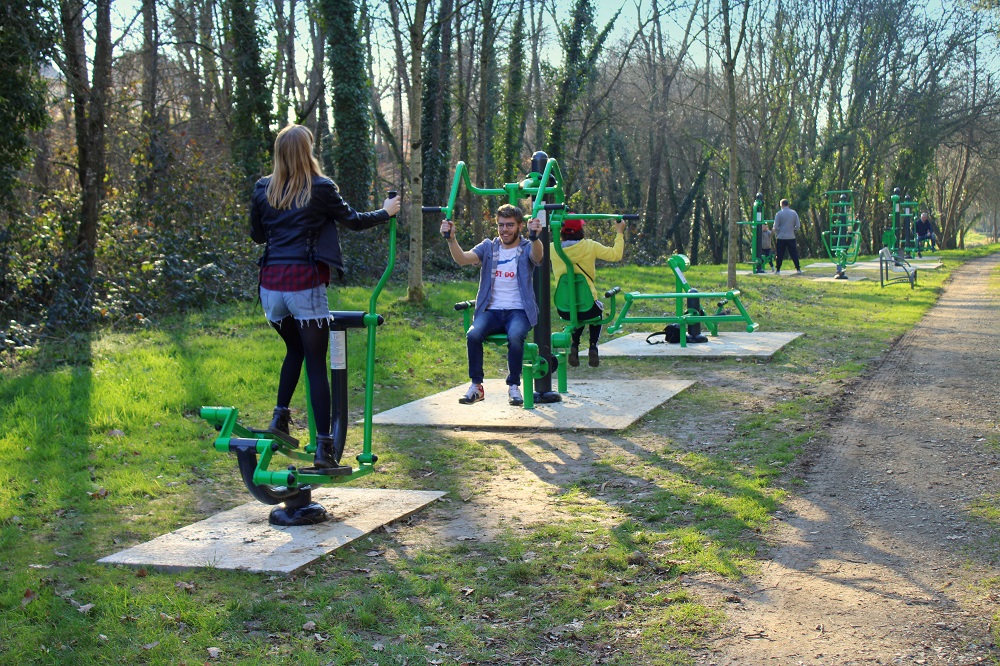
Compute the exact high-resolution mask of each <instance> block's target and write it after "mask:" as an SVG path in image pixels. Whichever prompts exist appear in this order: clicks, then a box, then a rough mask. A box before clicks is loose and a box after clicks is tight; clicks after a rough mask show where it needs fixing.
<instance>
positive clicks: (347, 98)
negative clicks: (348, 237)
mask: <svg viewBox="0 0 1000 666" xmlns="http://www.w3.org/2000/svg"><path fill="white" fill-rule="evenodd" d="M319 8H320V15H321V16H322V18H323V25H324V29H325V31H326V43H327V53H328V56H329V67H330V78H331V81H332V82H333V131H334V137H335V141H336V143H335V147H334V151H333V159H334V163H335V164H336V168H337V171H336V174H335V176H336V180H337V186H338V187H339V188H340V193H341V195H343V197H344V199H345V200H346V201H347V202H348V203H350V204H351V205H352V206H354V207H355V208H357V209H359V210H361V209H364V208H367V207H368V206H369V204H370V201H371V197H372V191H371V188H372V180H373V174H374V173H375V154H374V149H373V146H372V140H371V112H370V108H369V104H370V103H371V92H370V90H369V86H370V83H369V81H368V76H367V75H366V73H365V54H364V48H363V45H362V42H361V37H360V35H359V34H358V26H357V23H356V22H355V19H354V16H355V7H354V0H322V2H321V3H320V6H319Z"/></svg>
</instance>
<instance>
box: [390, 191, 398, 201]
mask: <svg viewBox="0 0 1000 666" xmlns="http://www.w3.org/2000/svg"><path fill="white" fill-rule="evenodd" d="M398 196H399V192H397V191H396V190H389V198H390V199H395V198H396V197H398Z"/></svg>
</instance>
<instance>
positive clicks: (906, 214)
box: [882, 187, 920, 259]
mask: <svg viewBox="0 0 1000 666" xmlns="http://www.w3.org/2000/svg"><path fill="white" fill-rule="evenodd" d="M890 200H891V201H892V213H891V214H890V215H889V221H890V223H891V226H890V227H889V228H888V229H886V230H885V231H884V232H882V245H884V246H885V247H887V248H889V249H890V250H891V251H892V253H893V255H895V256H896V257H897V258H899V259H912V258H913V256H914V255H916V254H918V253H919V252H920V244H919V243H918V242H917V233H916V228H915V225H916V221H917V216H918V215H919V213H918V212H917V211H918V210H919V209H920V204H919V203H918V202H917V201H915V200H913V199H912V198H911V197H910V195H909V194H903V195H902V196H900V194H899V188H898V187H897V188H895V189H893V191H892V196H891V197H890Z"/></svg>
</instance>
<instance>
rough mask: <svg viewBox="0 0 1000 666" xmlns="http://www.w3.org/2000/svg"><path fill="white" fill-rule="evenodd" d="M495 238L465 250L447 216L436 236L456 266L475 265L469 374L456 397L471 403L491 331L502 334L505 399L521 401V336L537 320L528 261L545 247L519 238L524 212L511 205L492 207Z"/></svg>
mask: <svg viewBox="0 0 1000 666" xmlns="http://www.w3.org/2000/svg"><path fill="white" fill-rule="evenodd" d="M496 218H497V231H498V236H497V237H496V238H493V239H492V240H491V239H488V238H484V239H483V240H482V241H481V242H480V243H479V244H478V245H476V246H475V247H474V248H472V249H471V250H468V251H466V250H463V249H462V247H461V246H460V245H459V244H458V239H457V238H455V225H454V223H453V222H452V221H451V220H444V221H442V222H441V235H443V236H444V237H445V238H446V239H447V241H448V249H449V250H451V256H452V258H453V259H454V260H455V263H457V264H458V265H459V266H476V265H480V266H482V268H480V270H479V291H478V292H477V294H476V309H475V313H474V314H473V321H472V326H470V327H469V330H468V331H467V332H466V334H465V340H466V346H467V347H468V353H469V379H470V380H472V385H471V386H469V390H468V391H467V392H466V393H465V395H464V396H462V397H461V398H459V399H458V401H459V402H460V403H462V404H463V405H471V404H473V403H476V402H479V401H480V400H483V399H484V398H485V397H486V392H485V391H484V390H483V377H484V373H483V342H484V341H485V340H486V338H487V336H490V335H493V334H495V333H506V334H507V396H508V400H507V402H508V403H510V404H511V405H523V404H524V397H523V396H522V395H521V364H522V362H523V361H524V341H525V340H526V339H527V338H528V332H529V331H531V329H532V327H533V326H534V325H535V324H536V323H538V304H537V303H535V294H534V291H533V290H532V288H531V274H532V272H533V265H534V266H539V265H541V263H542V257H543V256H544V253H545V248H544V246H543V245H542V242H541V241H540V240H538V239H537V238H534V239H533V240H528V239H526V238H522V237H521V227H522V225H523V224H524V213H523V212H522V211H521V209H520V208H518V207H517V206H513V205H511V204H504V205H503V206H500V208H498V209H497V212H496ZM528 229H529V230H530V231H531V232H533V233H532V235H535V234H537V233H538V232H539V231H541V229H542V223H541V221H540V220H538V219H537V218H534V219H532V220H531V221H530V222H528Z"/></svg>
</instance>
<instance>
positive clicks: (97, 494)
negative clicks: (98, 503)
mask: <svg viewBox="0 0 1000 666" xmlns="http://www.w3.org/2000/svg"><path fill="white" fill-rule="evenodd" d="M110 494H111V493H110V492H109V491H108V489H107V488H105V487H104V486H101V487H100V488H98V489H97V490H95V491H94V492H92V493H90V492H88V493H87V496H88V497H90V499H104V498H105V497H107V496H108V495H110Z"/></svg>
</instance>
